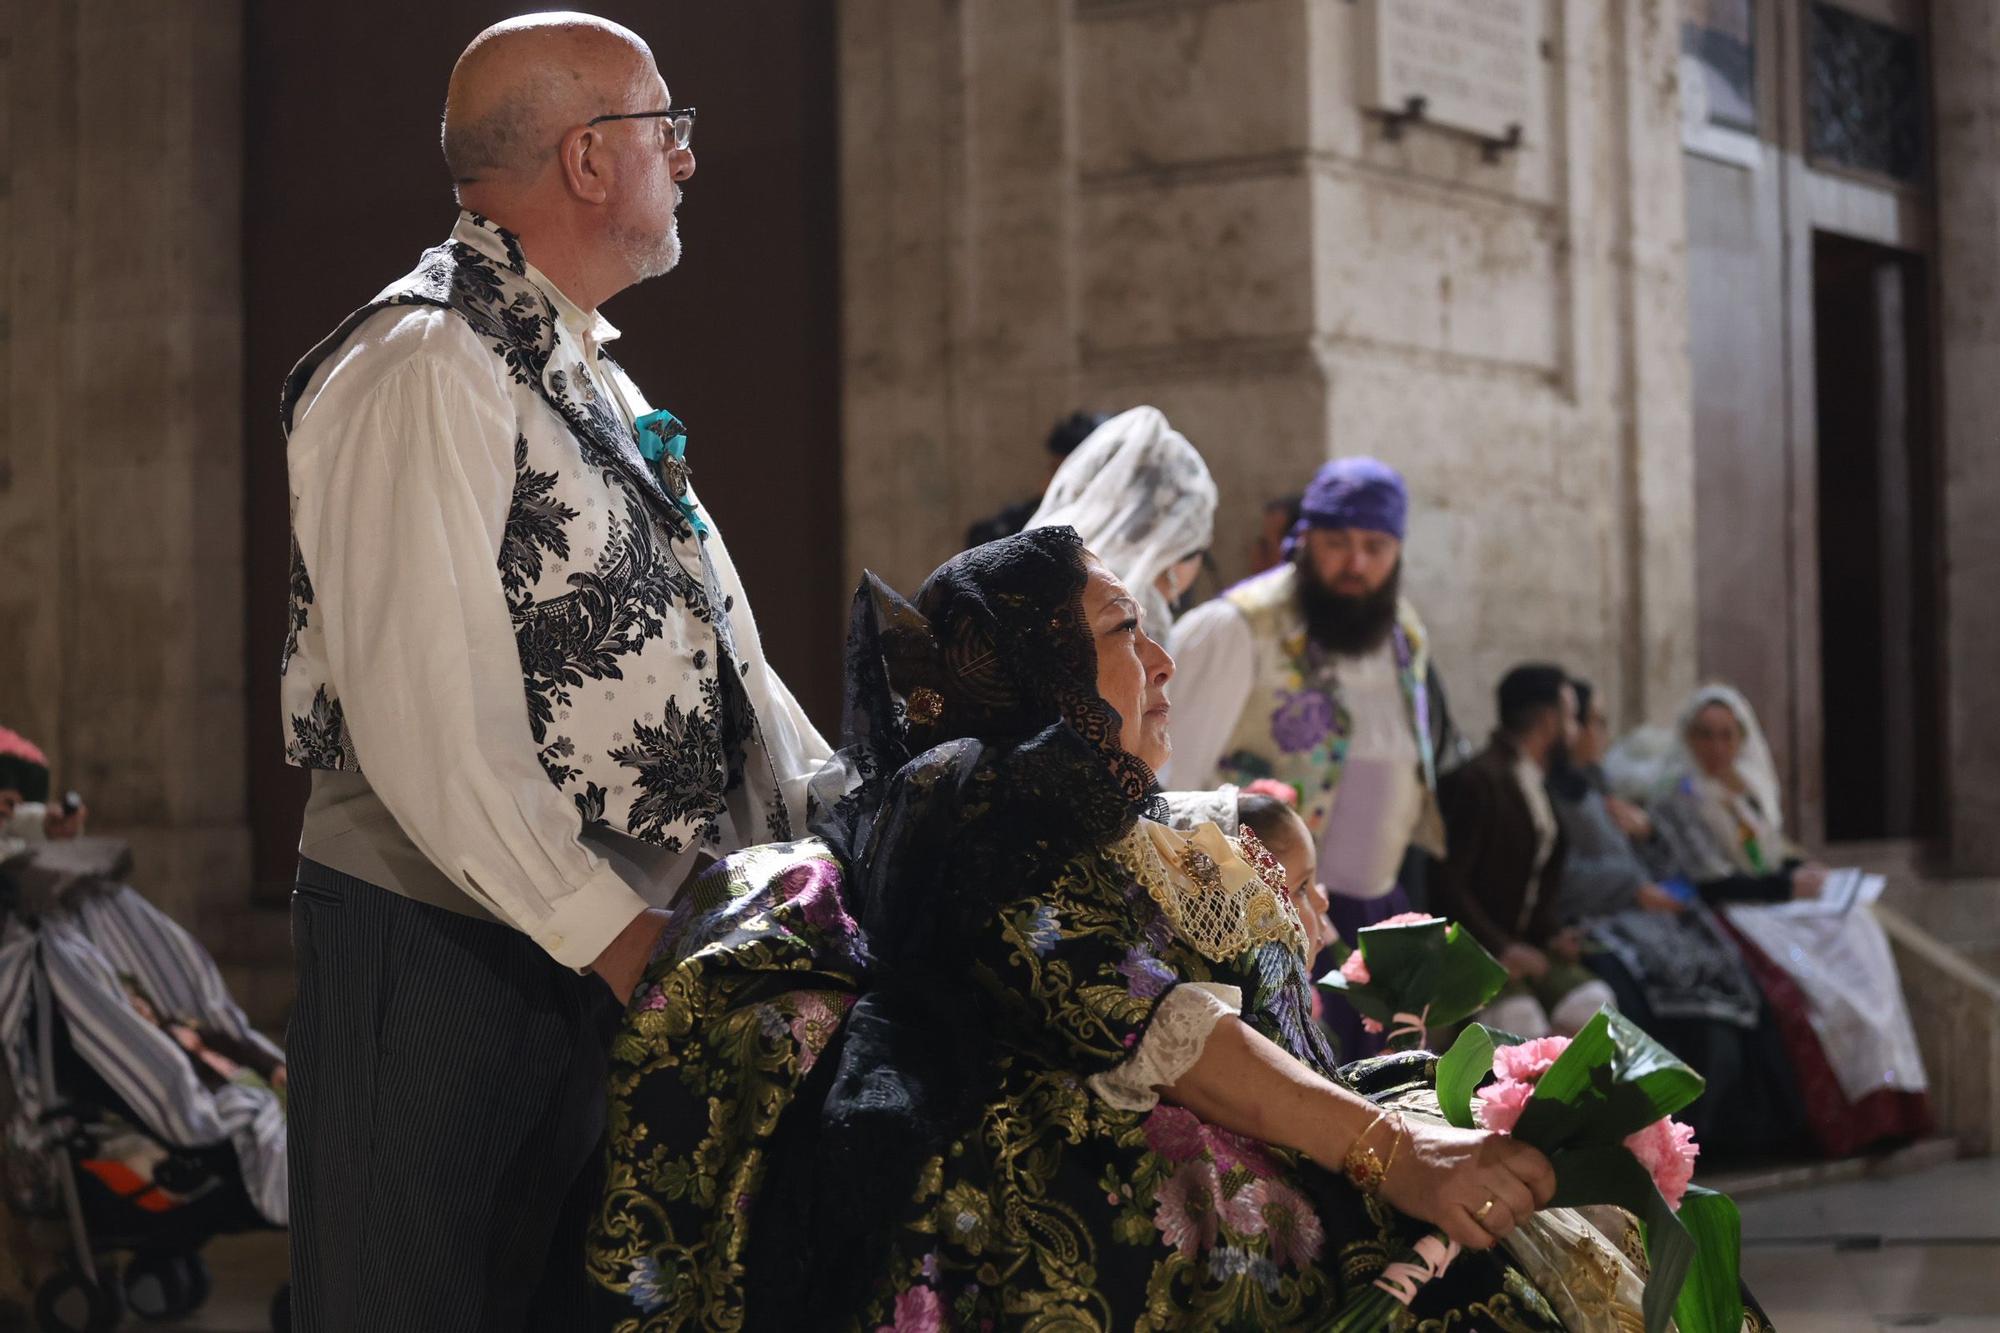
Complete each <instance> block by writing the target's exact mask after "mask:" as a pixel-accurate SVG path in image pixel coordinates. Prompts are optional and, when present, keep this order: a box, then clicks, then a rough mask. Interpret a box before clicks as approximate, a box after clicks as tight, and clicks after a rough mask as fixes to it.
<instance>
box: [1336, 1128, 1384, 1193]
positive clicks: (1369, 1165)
mask: <svg viewBox="0 0 2000 1333" xmlns="http://www.w3.org/2000/svg"><path fill="white" fill-rule="evenodd" d="M1388 1115H1389V1113H1388V1112H1387V1111H1378V1112H1376V1113H1375V1118H1374V1119H1373V1120H1371V1121H1369V1122H1368V1128H1366V1129H1364V1130H1362V1131H1361V1132H1360V1133H1359V1134H1357V1135H1355V1136H1354V1143H1353V1144H1352V1145H1351V1146H1350V1147H1349V1148H1348V1150H1347V1156H1346V1157H1345V1158H1343V1159H1342V1160H1341V1163H1340V1169H1341V1170H1342V1171H1343V1172H1345V1173H1346V1175H1347V1180H1348V1183H1349V1184H1351V1185H1353V1186H1354V1188H1355V1189H1357V1190H1360V1191H1361V1192H1362V1193H1363V1194H1367V1195H1370V1196H1373V1195H1376V1194H1379V1193H1381V1191H1382V1178H1383V1177H1384V1176H1386V1175H1388V1174H1389V1168H1388V1167H1387V1166H1384V1165H1383V1164H1382V1158H1381V1155H1380V1154H1378V1153H1377V1152H1376V1151H1375V1150H1374V1149H1373V1148H1371V1147H1369V1146H1368V1136H1369V1135H1370V1134H1372V1133H1374V1132H1375V1126H1377V1125H1379V1124H1381V1123H1382V1122H1383V1121H1384V1120H1385V1119H1387V1118H1388ZM1395 1152H1396V1150H1395V1146H1394V1144H1391V1145H1390V1148H1389V1155H1390V1159H1391V1160H1394V1158H1395Z"/></svg>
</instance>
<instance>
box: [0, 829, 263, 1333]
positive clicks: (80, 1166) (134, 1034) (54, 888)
mask: <svg viewBox="0 0 2000 1333" xmlns="http://www.w3.org/2000/svg"><path fill="white" fill-rule="evenodd" d="M77 842H78V843H86V844H100V846H97V847H91V846H78V845H77V844H74V843H72V844H47V845H46V846H45V847H43V848H39V849H36V850H35V851H32V852H30V853H28V854H25V855H21V856H17V857H15V858H14V859H12V860H9V861H7V862H6V863H5V864H4V865H0V1042H4V1045H5V1058H4V1059H0V1106H5V1107H10V1108H11V1119H10V1121H9V1123H8V1125H7V1131H6V1140H5V1144H4V1153H3V1154H0V1167H4V1172H3V1173H0V1182H4V1185H5V1195H6V1202H7V1205H8V1207H9V1208H10V1209H11V1210H12V1211H13V1212H14V1213H15V1215H16V1216H17V1217H19V1218H21V1219H22V1220H23V1222H24V1223H25V1224H26V1226H27V1228H28V1230H30V1231H32V1232H34V1233H38V1234H39V1235H41V1236H44V1237H47V1238H48V1248H50V1249H52V1250H56V1251H58V1252H59V1267H58V1268H57V1269H56V1271H55V1272H54V1273H53V1274H52V1275H50V1276H48V1277H46V1278H45V1279H44V1280H43V1281H42V1282H41V1283H40V1285H39V1286H38V1288H37V1289H36V1291H35V1295H34V1306H35V1318H36V1320H37V1324H38V1327H40V1328H41V1329H43V1330H46V1333H105V1331H107V1330H111V1329H115V1328H117V1327H119V1326H120V1324H121V1323H122V1322H123V1319H124V1316H125V1314H126V1313H127V1312H128V1311H129V1312H131V1313H133V1314H136V1315H138V1316H139V1317H141V1318H142V1319H148V1320H166V1319H178V1318H182V1317H185V1316H186V1315H189V1314H191V1313H193V1312H194V1311H195V1310H196V1309H198V1308H199V1307H200V1306H201V1305H202V1304H203V1303H204V1302H205V1301H206V1300H207V1299H208V1296H209V1288H210V1282H209V1274H208V1269H207V1267H206V1265H205V1264H204V1262H203V1260H202V1257H201V1248H202V1247H203V1246H204V1245H205V1244H206V1243H207V1242H208V1241H209V1240H210V1239H212V1238H213V1237H215V1236H218V1235H223V1234H226V1233H232V1232H241V1231H249V1230H258V1229H282V1228H283V1226H284V1225H285V1222H286V1215H285V1189H286V1182H285V1173H284V1158H285V1125H284V1113H283V1106H282V1102H281V1099H280V1097H279V1096H278V1094H277V1093H276V1092H275V1091H273V1090H272V1089H271V1088H270V1087H269V1086H268V1085H267V1084H265V1083H264V1082H263V1081H262V1080H261V1079H259V1078H258V1077H257V1076H256V1075H255V1074H254V1073H253V1072H251V1071H250V1070H248V1069H239V1070H238V1076H236V1077H229V1076H227V1073H228V1071H229V1070H230V1069H231V1067H232V1063H231V1062H230V1061H228V1060H227V1058H226V1057H219V1056H216V1054H215V1052H214V1051H212V1050H211V1049H210V1048H209V1046H208V1044H207V1042H205V1041H204V1039H203V1038H204V1035H206V1036H207V1037H210V1038H213V1039H214V1040H215V1041H216V1042H218V1043H220V1044H222V1045H225V1046H230V1047H231V1048H232V1049H234V1050H236V1051H237V1053H239V1054H249V1055H250V1058H252V1059H256V1056H255V1054H254V1052H256V1051H259V1050H261V1051H262V1052H263V1053H264V1054H265V1055H267V1056H269V1057H273V1058H275V1059H278V1060H281V1059H282V1053H281V1052H278V1051H277V1048H276V1047H274V1046H272V1045H271V1044H270V1043H269V1042H268V1041H265V1040H264V1039H263V1038H262V1037H261V1036H259V1035H257V1034H256V1032H255V1031H254V1029H252V1028H251V1027H250V1025H249V1023H248V1021H247V1020H246V1019H245V1018H244V1016H243V1014H242V1011H241V1010H240V1009H239V1008H238V1007H237V1006H236V1005H235V1003H234V1001H232V1000H231V999H230V998H229V995H228V992H227V990H226V988H225V987H224V986H223V984H222V979H221V975H220V973H219V972H218V971H217V969H216V967H215V964H214V962H213V960H212V959H210V958H209V957H208V955H207V953H206V951H204V950H203V949H202V948H201V946H200V945H199V944H197V943H196V942H195V941H194V940H193V938H192V937H191V936H189V935H188V934H187V933H186V932H185V931H183V930H181V929H180V927H179V926H178V925H176V924H175V923H174V922H173V921H172V920H171V919H169V918H168V917H167V916H166V915H165V914H164V913H161V912H160V911H159V910H158V909H157V908H155V907H153V906H152V905H151V904H150V903H148V902H146V901H145V899H144V898H142V897H140V896H139V894H138V893H137V892H135V891H134V890H132V889H130V888H128V887H126V886H124V885H123V884H120V883H117V882H115V879H114V876H115V875H116V874H118V873H119V872H121V871H122V870H123V869H124V866H125V864H126V862H127V861H128V860H129V858H125V857H124V856H123V852H122V846H120V845H118V844H107V840H103V839H80V840H77ZM93 857H95V858H96V859H95V860H93ZM163 1015H174V1016H175V1018H173V1019H166V1018H163ZM188 1034H193V1035H192V1036H190V1035H188ZM204 1060H207V1061H208V1062H209V1063H208V1064H206V1065H205V1064H204V1063H203V1061H204ZM263 1063H265V1064H266V1067H267V1068H268V1067H269V1062H268V1061H264V1062H263ZM211 1066H212V1067H211ZM57 1238H60V1239H57ZM272 1326H273V1328H274V1329H276V1330H279V1333H283V1330H285V1329H288V1328H289V1326H290V1310H289V1291H288V1289H287V1288H280V1289H279V1291H278V1293H277V1295H276V1296H275V1297H274V1299H273V1302H272Z"/></svg>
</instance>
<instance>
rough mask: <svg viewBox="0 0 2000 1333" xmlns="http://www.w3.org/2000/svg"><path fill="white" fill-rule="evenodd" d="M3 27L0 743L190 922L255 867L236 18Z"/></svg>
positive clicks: (35, 22) (31, 15)
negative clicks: (27, 751) (29, 754)
mask: <svg viewBox="0 0 2000 1333" xmlns="http://www.w3.org/2000/svg"><path fill="white" fill-rule="evenodd" d="M0 12H4V14H5V16H6V17H5V19H4V20H0V22H4V29H0V117H4V123H5V126H6V132H5V133H4V135H0V145H3V146H0V155H4V156H0V181H4V183H5V185H4V188H0V275H4V286H0V403H4V406H3V407H0V549H4V550H5V551H6V552H7V557H8V570H7V578H6V580H5V581H4V583H0V722H4V723H5V724H7V725H9V726H13V727H16V728H18V729H19V730H21V731H23V732H25V733H26V734H28V735H29V736H31V737H34V738H35V739H37V740H39V741H40V742H42V743H43V745H44V746H45V747H46V748H47V749H48V751H49V752H50V756H51V759H52V761H53V763H54V765H55V770H56V781H57V782H58V783H59V784H60V787H59V789H62V788H75V789H77V790H79V791H81V792H82V794H83V795H84V797H85V799H86V800H87V801H88V803H89V804H90V806H91V809H92V812H93V821H94V827H95V829H96V830H97V831H100V832H104V833H111V834H117V835H120V836H126V837H129V838H130V839H131V840H132V842H133V844H134V850H135V852H136V854H137V857H138V863H139V866H140V877H141V879H142V882H143V884H144V886H145V887H146V889H147V890H148V892H149V893H151V894H152V896H153V897H154V898H155V900H156V901H158V902H159V903H161V905H162V906H164V907H166V908H167V909H168V910H169V911H171V912H174V913H175V914H176V915H177V916H180V917H181V918H182V919H183V920H188V919H190V918H193V917H196V916H198V915H199V914H200V913H199V909H200V907H201V904H202V903H203V901H204V900H209V899H213V900H217V901H220V900H230V901H241V899H242V897H243V895H244V893H245V889H246V876H247V861H248V855H247V854H248V841H247V837H246V834H245V830H244V817H243V804H244V802H243V740H242V736H243V670H244V664H243V639H242V624H243V602H242V592H241V586H242V572H241V565H242V531H243V515H242V509H243V497H242V459H241V440H242V433H241V432H242V426H241V422H242V413H243V398H242V384H241V378H240V375H241V371H240V362H241V356H242V327H243V326H242V313H241V292H240V277H239V273H240V270H239V263H240V254H239V244H238V237H239V227H238V216H239V211H240V207H241V194H240V192H241V184H240V180H241V161H242V153H241V146H240V137H239V136H240V130H241V111H240V105H239V102H240V93H241V87H242V85H241V53H240V37H241V34H240V28H239V23H240V14H239V12H238V10H237V8H236V7H235V6H231V5H218V4H208V3H201V2H200V0H149V3H146V4H133V3H129V2H126V3H118V2H116V0H72V2H71V3H64V4H20V5H10V6H7V7H6V9H5V10H4V11H0Z"/></svg>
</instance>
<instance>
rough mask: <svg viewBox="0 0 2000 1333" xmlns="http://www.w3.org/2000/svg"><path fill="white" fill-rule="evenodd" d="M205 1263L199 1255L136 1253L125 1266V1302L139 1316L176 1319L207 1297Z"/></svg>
mask: <svg viewBox="0 0 2000 1333" xmlns="http://www.w3.org/2000/svg"><path fill="white" fill-rule="evenodd" d="M209 1287H210V1283H209V1277H208V1265H207V1264H205V1263H203V1262H202V1258H201V1256H200V1255H199V1254H195V1253H194V1252H192V1251H189V1252H187V1253H185V1254H142V1255H135V1256H134V1257H133V1259H132V1262H131V1263H130V1264H128V1265H126V1268H125V1305H126V1308H128V1309H129V1310H131V1311H132V1313H133V1314H135V1315H138V1316H139V1317H140V1318H141V1319H149V1320H153V1319H179V1318H180V1317H181V1316H183V1315H188V1314H193V1313H194V1312H195V1311H196V1310H198V1309H200V1308H201V1307H202V1305H203V1303H204V1302H206V1301H207V1300H208V1293H209Z"/></svg>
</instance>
